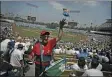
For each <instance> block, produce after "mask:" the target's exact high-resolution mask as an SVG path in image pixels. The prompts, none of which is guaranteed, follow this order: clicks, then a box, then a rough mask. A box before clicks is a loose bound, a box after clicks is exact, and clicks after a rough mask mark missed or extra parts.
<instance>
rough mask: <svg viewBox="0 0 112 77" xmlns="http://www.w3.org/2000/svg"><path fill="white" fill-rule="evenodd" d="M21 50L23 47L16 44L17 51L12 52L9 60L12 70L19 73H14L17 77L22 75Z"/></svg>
mask: <svg viewBox="0 0 112 77" xmlns="http://www.w3.org/2000/svg"><path fill="white" fill-rule="evenodd" d="M22 50H23V45H22V44H18V47H17V49H15V50H14V51H13V52H12V54H11V59H10V64H11V65H12V66H13V67H14V69H16V70H17V71H19V73H18V74H17V72H16V73H15V75H16V74H17V76H19V77H20V76H22V75H23V66H24V61H23V53H22Z"/></svg>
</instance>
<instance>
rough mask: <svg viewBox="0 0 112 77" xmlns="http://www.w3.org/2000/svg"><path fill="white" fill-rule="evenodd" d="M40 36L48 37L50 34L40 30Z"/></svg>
mask: <svg viewBox="0 0 112 77" xmlns="http://www.w3.org/2000/svg"><path fill="white" fill-rule="evenodd" d="M40 35H41V36H43V35H50V33H49V32H48V31H46V30H42V31H41V33H40Z"/></svg>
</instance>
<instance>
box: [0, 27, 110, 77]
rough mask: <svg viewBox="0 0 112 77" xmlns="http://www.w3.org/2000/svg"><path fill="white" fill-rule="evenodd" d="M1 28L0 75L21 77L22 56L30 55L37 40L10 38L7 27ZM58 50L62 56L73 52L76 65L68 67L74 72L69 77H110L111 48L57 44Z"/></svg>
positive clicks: (23, 61) (23, 63) (23, 62)
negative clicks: (76, 60)
mask: <svg viewBox="0 0 112 77" xmlns="http://www.w3.org/2000/svg"><path fill="white" fill-rule="evenodd" d="M2 28H3V29H1V30H2V35H0V36H2V39H1V42H0V43H1V49H0V75H1V76H2V75H5V76H9V75H10V76H18V75H19V76H22V75H24V73H23V71H24V69H23V68H25V65H27V63H26V61H25V60H24V56H25V54H29V53H30V51H31V49H32V48H33V45H34V44H35V42H36V41H37V40H36V39H34V38H32V39H31V38H28V37H24V38H23V37H21V36H17V37H12V36H10V35H11V34H10V30H11V29H10V28H9V27H7V26H6V27H5V26H4V27H2ZM9 29H10V30H9ZM82 45H83V44H82ZM59 48H61V51H62V52H63V53H64V54H67V53H68V54H69V53H70V52H72V50H73V53H72V55H74V56H76V57H75V58H74V59H78V62H77V63H74V64H73V65H72V66H70V67H71V70H73V71H75V72H73V73H72V75H71V76H80V75H81V76H86V77H90V76H105V75H106V77H109V76H110V77H111V76H112V50H111V47H109V46H106V47H105V48H100V49H99V48H97V47H96V48H94V47H92V46H91V47H89V46H82V47H81V46H79V45H78V44H73V43H70V42H63V43H62V44H61V45H60V44H57V46H56V48H55V49H59ZM55 49H54V51H55ZM54 53H55V52H54ZM59 54H60V52H59ZM26 56H27V55H26ZM3 67H5V68H3ZM15 67H18V68H15ZM16 69H18V70H16ZM18 71H19V73H18Z"/></svg>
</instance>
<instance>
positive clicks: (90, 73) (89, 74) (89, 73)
mask: <svg viewBox="0 0 112 77" xmlns="http://www.w3.org/2000/svg"><path fill="white" fill-rule="evenodd" d="M98 65H99V62H98V60H96V59H93V60H92V62H91V69H89V70H86V71H85V72H84V74H83V75H82V76H84V77H96V76H101V77H103V73H102V71H100V70H98V69H96V68H97V67H98Z"/></svg>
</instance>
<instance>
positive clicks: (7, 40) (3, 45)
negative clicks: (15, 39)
mask: <svg viewBox="0 0 112 77" xmlns="http://www.w3.org/2000/svg"><path fill="white" fill-rule="evenodd" d="M8 42H10V39H5V40H4V41H2V42H1V44H0V46H1V47H0V50H1V51H3V52H4V53H5V52H6V51H7V46H8Z"/></svg>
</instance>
